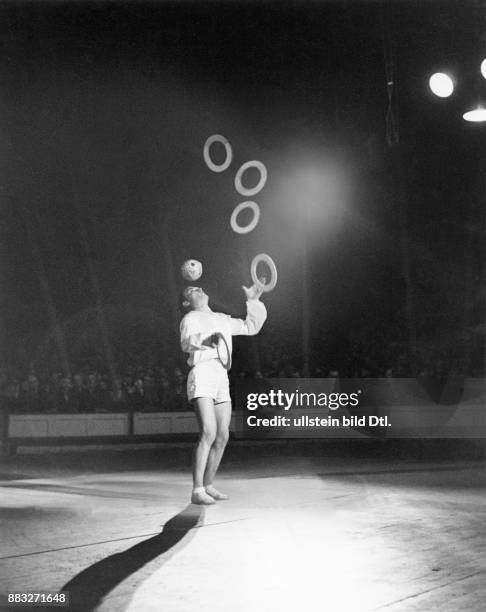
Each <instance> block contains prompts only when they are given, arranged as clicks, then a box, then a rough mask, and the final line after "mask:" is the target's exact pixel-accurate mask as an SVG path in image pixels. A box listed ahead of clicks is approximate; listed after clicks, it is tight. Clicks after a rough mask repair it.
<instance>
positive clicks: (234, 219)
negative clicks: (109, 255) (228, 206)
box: [230, 201, 260, 234]
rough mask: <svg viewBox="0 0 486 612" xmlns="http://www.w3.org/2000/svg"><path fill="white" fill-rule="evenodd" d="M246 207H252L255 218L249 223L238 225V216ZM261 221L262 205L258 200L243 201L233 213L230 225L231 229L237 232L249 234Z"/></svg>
mask: <svg viewBox="0 0 486 612" xmlns="http://www.w3.org/2000/svg"><path fill="white" fill-rule="evenodd" d="M245 208H251V209H252V211H253V219H252V220H251V221H250V223H248V225H245V226H242V225H238V222H237V218H238V215H239V214H240V212H241V211H242V210H245ZM259 221H260V207H259V206H258V204H257V203H256V202H249V201H248V202H241V204H238V206H237V207H236V208H235V209H234V211H233V212H232V213H231V219H230V225H231V229H232V230H233V231H234V232H236V233H237V234H248V232H251V231H252V230H254V229H255V227H256V226H257V225H258V222H259Z"/></svg>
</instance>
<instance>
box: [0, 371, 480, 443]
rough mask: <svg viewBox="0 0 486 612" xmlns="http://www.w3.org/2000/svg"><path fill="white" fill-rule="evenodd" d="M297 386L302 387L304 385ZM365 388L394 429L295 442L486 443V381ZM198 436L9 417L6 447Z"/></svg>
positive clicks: (125, 422)
mask: <svg viewBox="0 0 486 612" xmlns="http://www.w3.org/2000/svg"><path fill="white" fill-rule="evenodd" d="M354 382H356V381H354ZM439 383H440V384H439ZM294 384H296V385H297V384H298V381H295V383H294ZM335 384H339V385H340V386H341V387H342V388H345V387H349V385H350V384H354V383H353V382H352V381H348V380H346V379H342V380H341V381H335ZM359 385H360V386H361V387H362V388H363V390H364V392H365V393H366V395H367V397H368V398H369V400H370V401H369V402H367V403H365V404H364V405H363V406H361V407H360V408H361V409H362V410H363V413H368V414H377V415H387V416H388V417H389V418H390V419H391V421H392V425H393V427H392V428H390V430H388V431H381V432H379V433H378V434H376V432H370V431H369V430H366V429H363V428H359V427H338V428H334V427H326V428H325V429H322V430H321V431H319V432H316V431H315V430H314V431H313V432H312V435H311V436H309V430H306V429H305V428H303V429H302V430H301V431H299V430H298V429H296V428H295V429H294V430H293V431H292V437H298V438H306V437H313V438H315V437H322V438H361V437H369V436H370V435H371V436H374V435H382V436H384V437H390V438H486V380H485V379H462V380H460V379H454V380H452V379H451V380H450V381H433V380H432V381H423V380H419V381H417V380H416V379H363V380H360V381H359ZM239 407H240V408H241V406H239ZM299 412H300V410H299V409H297V408H296V409H293V411H292V414H293V415H294V416H297V415H298V413H299ZM249 414H250V413H249V412H248V411H247V410H235V411H234V412H233V416H232V421H231V430H232V432H233V434H234V435H235V436H236V437H252V436H251V430H249V428H248V427H247V426H246V424H245V419H246V418H247V417H248V415H249ZM305 414H307V415H309V416H310V417H312V416H319V417H323V416H326V415H329V416H332V412H331V411H324V410H322V409H319V408H318V409H315V408H314V409H306V410H305ZM197 432H198V425H197V421H196V417H195V415H194V413H193V412H143V413H134V414H130V413H95V414H12V415H9V416H8V422H7V424H6V432H5V434H6V435H5V436H4V442H5V443H6V444H8V443H9V442H10V441H11V442H12V443H13V444H14V445H15V444H16V443H20V442H22V443H31V444H35V442H36V441H41V440H43V441H49V439H56V440H58V441H59V440H63V439H65V440H68V439H71V440H72V439H77V440H78V441H83V440H84V441H88V439H89V438H101V439H105V440H109V439H110V438H118V439H127V440H128V439H129V440H130V441H134V439H138V438H139V439H140V440H143V439H144V438H146V437H147V436H161V437H164V436H171V435H181V434H182V435H184V434H191V435H192V434H195V433H197ZM258 437H260V438H261V437H262V436H261V435H259V436H258ZM268 437H269V438H278V437H284V436H280V434H279V431H278V428H272V429H271V431H269V432H268ZM287 437H288V435H287Z"/></svg>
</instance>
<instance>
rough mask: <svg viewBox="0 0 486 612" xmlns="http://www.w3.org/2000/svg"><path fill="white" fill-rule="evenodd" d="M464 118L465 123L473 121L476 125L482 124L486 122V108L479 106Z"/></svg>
mask: <svg viewBox="0 0 486 612" xmlns="http://www.w3.org/2000/svg"><path fill="white" fill-rule="evenodd" d="M462 118H463V119H464V120H465V121H472V122H474V123H481V122H483V121H486V108H484V107H483V106H479V105H478V107H477V108H475V109H473V110H470V111H468V112H467V113H464V115H463V116H462Z"/></svg>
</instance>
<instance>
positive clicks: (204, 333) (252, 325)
mask: <svg viewBox="0 0 486 612" xmlns="http://www.w3.org/2000/svg"><path fill="white" fill-rule="evenodd" d="M266 318H267V309H266V308H265V304H264V303H263V302H260V300H248V301H247V302H246V319H245V320H244V321H243V319H235V318H233V317H231V316H230V315H226V314H223V313H221V312H213V311H212V310H191V312H188V313H187V314H186V315H185V317H184V318H183V319H182V321H181V325H180V331H181V348H182V350H183V351H184V352H185V353H189V359H188V360H187V363H188V364H189V365H190V366H193V365H196V363H200V362H201V361H209V360H210V359H218V351H217V349H215V348H213V347H211V346H205V345H203V344H202V343H203V341H204V340H206V338H208V337H209V336H211V335H212V334H215V333H216V332H219V333H220V334H222V335H223V337H224V339H225V340H226V344H227V345H228V351H229V354H230V355H231V351H232V347H233V343H232V340H231V336H254V335H255V334H258V332H259V331H260V329H261V328H262V326H263V324H264V323H265V319H266Z"/></svg>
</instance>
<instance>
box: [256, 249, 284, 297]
mask: <svg viewBox="0 0 486 612" xmlns="http://www.w3.org/2000/svg"><path fill="white" fill-rule="evenodd" d="M261 262H264V263H266V264H267V266H268V267H269V268H270V272H271V274H272V278H271V280H270V282H269V283H266V284H265V285H264V284H263V283H261V282H260V281H259V279H258V276H257V267H258V264H259V263H261ZM250 272H251V280H252V281H253V282H254V283H255V285H259V286H260V287H261V288H262V289H263V291H264V292H265V293H266V292H267V291H272V290H273V289H275V287H276V285H277V278H278V275H277V266H276V265H275V262H274V261H273V259H272V258H271V257H270V255H267V254H266V253H260V254H259V255H255V257H254V258H253V261H252V262H251V269H250Z"/></svg>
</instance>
